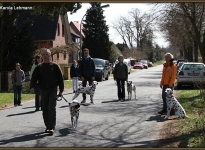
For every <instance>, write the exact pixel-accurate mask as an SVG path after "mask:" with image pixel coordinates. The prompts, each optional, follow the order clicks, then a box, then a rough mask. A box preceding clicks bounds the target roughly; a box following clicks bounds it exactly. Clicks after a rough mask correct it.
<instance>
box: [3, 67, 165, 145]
mask: <svg viewBox="0 0 205 150" xmlns="http://www.w3.org/2000/svg"><path fill="white" fill-rule="evenodd" d="M161 72H162V65H159V66H156V67H151V68H148V69H143V70H137V71H136V72H133V73H131V74H130V75H129V80H132V82H133V83H134V84H135V85H136V88H137V99H136V100H135V99H132V100H127V92H126V100H125V101H124V102H120V101H118V97H117V86H116V84H115V82H114V80H113V78H109V80H107V81H103V82H99V83H98V85H97V88H96V92H95V95H94V103H95V104H94V105H92V104H91V105H90V104H89V103H90V99H89V96H88V95H87V100H86V104H85V105H81V107H80V117H79V122H78V127H77V130H75V131H73V130H72V129H71V121H70V112H69V107H68V103H67V102H66V101H64V100H61V101H58V102H57V107H56V108H57V123H56V129H55V133H54V135H52V136H48V134H46V133H44V130H45V126H44V123H43V118H42V111H37V112H35V111H34V110H35V107H34V100H31V101H27V102H25V103H23V106H18V107H11V108H7V109H4V110H1V111H0V114H1V115H0V123H1V125H0V133H1V134H0V147H7V148H8V147H18V148H19V147H31V148H32V147H153V146H154V145H155V144H157V142H158V140H159V139H160V135H159V130H160V129H161V128H162V125H163V124H164V119H163V117H164V116H160V115H158V113H157V112H158V111H159V110H161V108H162V99H161V89H160V87H159V83H160V79H161ZM71 92H72V90H69V91H66V92H64V94H65V95H64V97H65V98H66V99H67V100H68V101H69V102H70V101H71V99H72V97H73V95H74V94H73V93H71ZM132 97H133V98H134V95H133V96H132ZM76 99H77V100H78V101H81V100H82V95H80V96H79V97H77V98H76Z"/></svg>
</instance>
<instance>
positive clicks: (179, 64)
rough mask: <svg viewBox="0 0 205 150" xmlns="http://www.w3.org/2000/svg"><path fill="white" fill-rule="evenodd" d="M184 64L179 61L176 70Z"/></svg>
mask: <svg viewBox="0 0 205 150" xmlns="http://www.w3.org/2000/svg"><path fill="white" fill-rule="evenodd" d="M183 64H184V62H183V61H180V62H179V63H178V64H177V72H179V70H180V68H181V66H182V65H183Z"/></svg>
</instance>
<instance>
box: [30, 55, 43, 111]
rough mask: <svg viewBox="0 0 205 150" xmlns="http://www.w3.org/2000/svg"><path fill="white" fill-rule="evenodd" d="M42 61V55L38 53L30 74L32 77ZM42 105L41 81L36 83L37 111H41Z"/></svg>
mask: <svg viewBox="0 0 205 150" xmlns="http://www.w3.org/2000/svg"><path fill="white" fill-rule="evenodd" d="M41 62H42V58H41V56H40V55H37V56H36V57H35V63H34V64H33V66H32V67H31V75H30V79H31V78H32V74H33V71H34V69H35V68H36V66H37V65H38V64H40V63H41ZM40 106H41V96H40V87H39V83H37V84H36V87H35V107H36V109H35V111H39V108H40Z"/></svg>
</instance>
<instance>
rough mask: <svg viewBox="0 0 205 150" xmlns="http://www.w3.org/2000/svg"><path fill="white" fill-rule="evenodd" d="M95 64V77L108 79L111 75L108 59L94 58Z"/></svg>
mask: <svg viewBox="0 0 205 150" xmlns="http://www.w3.org/2000/svg"><path fill="white" fill-rule="evenodd" d="M93 61H94V64H95V71H96V73H95V79H96V81H103V79H105V80H108V79H109V76H110V64H109V61H108V60H104V59H100V58H93Z"/></svg>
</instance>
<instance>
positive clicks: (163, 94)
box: [162, 85, 173, 111]
mask: <svg viewBox="0 0 205 150" xmlns="http://www.w3.org/2000/svg"><path fill="white" fill-rule="evenodd" d="M166 88H169V85H163V88H162V100H163V110H164V111H167V101H166V94H165V90H166ZM171 89H172V91H173V87H172V88H171Z"/></svg>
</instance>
